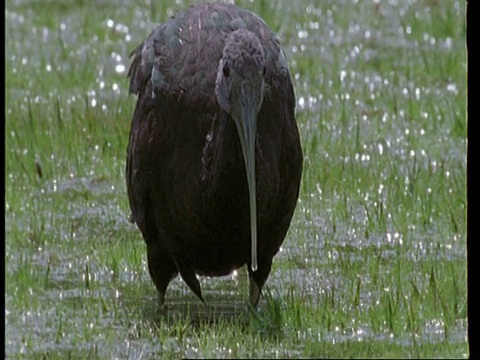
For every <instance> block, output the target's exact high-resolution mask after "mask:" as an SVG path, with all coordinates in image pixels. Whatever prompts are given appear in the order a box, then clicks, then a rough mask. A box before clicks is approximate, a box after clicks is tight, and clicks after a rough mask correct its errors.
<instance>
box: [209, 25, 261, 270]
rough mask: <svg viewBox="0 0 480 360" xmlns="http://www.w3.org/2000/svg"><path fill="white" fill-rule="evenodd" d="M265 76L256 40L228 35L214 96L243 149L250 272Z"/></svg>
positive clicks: (238, 34) (238, 32) (246, 33)
mask: <svg viewBox="0 0 480 360" xmlns="http://www.w3.org/2000/svg"><path fill="white" fill-rule="evenodd" d="M264 75H265V54H264V51H263V47H262V44H261V43H260V40H259V39H258V37H257V36H256V35H255V34H254V33H253V32H251V31H249V30H246V29H239V30H236V31H234V32H232V33H230V34H229V35H228V37H227V39H226V41H225V46H224V48H223V53H222V58H221V59H220V61H219V63H218V69H217V79H216V83H215V96H216V98H217V102H218V105H219V106H220V108H221V109H223V110H224V111H225V112H227V113H228V114H229V115H230V117H231V118H232V119H233V121H234V122H235V124H236V127H237V131H238V136H239V138H240V144H241V147H242V152H243V158H244V161H245V168H246V173H247V180H248V189H249V194H250V202H249V203H250V220H251V235H252V263H251V268H252V270H253V271H255V270H256V268H257V258H256V247H257V244H256V243H257V240H256V239H257V225H256V221H257V214H256V213H257V205H256V189H255V188H256V180H255V138H256V127H257V114H258V112H259V111H260V108H261V107H262V102H263V87H264Z"/></svg>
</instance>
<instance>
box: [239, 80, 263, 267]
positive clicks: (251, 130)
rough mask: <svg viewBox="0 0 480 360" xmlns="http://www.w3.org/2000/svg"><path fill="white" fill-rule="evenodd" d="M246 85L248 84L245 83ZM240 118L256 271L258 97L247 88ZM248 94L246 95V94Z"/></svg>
mask: <svg viewBox="0 0 480 360" xmlns="http://www.w3.org/2000/svg"><path fill="white" fill-rule="evenodd" d="M247 86H248V85H247ZM242 90H243V91H242V94H241V96H242V101H241V114H240V115H241V119H240V121H235V123H236V124H237V130H238V135H239V137H240V144H241V146H242V152H243V159H244V161H245V170H246V173H247V181H248V193H249V204H250V229H251V240H252V244H251V246H252V249H251V256H252V258H251V268H252V271H257V268H258V262H257V197H256V177H255V138H256V130H257V103H256V101H258V99H255V96H252V93H251V92H250V91H245V90H248V89H242ZM247 94H248V95H247Z"/></svg>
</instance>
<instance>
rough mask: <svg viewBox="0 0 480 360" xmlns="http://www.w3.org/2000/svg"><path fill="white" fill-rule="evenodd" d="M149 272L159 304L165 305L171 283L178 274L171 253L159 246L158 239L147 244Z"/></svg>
mask: <svg viewBox="0 0 480 360" xmlns="http://www.w3.org/2000/svg"><path fill="white" fill-rule="evenodd" d="M147 261H148V271H149V273H150V276H151V278H152V281H153V283H154V284H155V287H156V288H157V295H158V302H159V304H160V305H163V303H164V302H165V292H166V290H167V286H168V284H169V283H170V281H171V280H172V279H173V278H174V277H175V276H176V275H177V274H178V270H177V267H176V266H175V262H174V260H173V257H172V255H171V254H170V252H169V251H168V250H167V249H165V248H164V247H162V246H161V244H159V241H158V239H155V240H152V241H149V242H147Z"/></svg>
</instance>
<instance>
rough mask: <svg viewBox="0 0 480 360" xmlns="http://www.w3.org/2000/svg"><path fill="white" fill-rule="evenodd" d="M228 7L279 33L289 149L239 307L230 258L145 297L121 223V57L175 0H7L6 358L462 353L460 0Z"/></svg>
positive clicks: (136, 238) (139, 242) (239, 275)
mask: <svg viewBox="0 0 480 360" xmlns="http://www.w3.org/2000/svg"><path fill="white" fill-rule="evenodd" d="M235 3H236V4H237V5H239V6H242V7H245V8H247V9H250V10H252V11H254V12H256V13H257V14H259V15H260V16H262V17H263V18H264V19H265V20H266V22H267V23H268V24H269V25H270V26H271V27H272V29H273V30H274V31H276V32H277V34H278V35H279V36H280V38H281V39H282V43H283V45H284V47H285V51H286V53H287V56H288V59H289V63H290V70H291V73H292V76H293V78H294V85H295V89H296V96H297V120H298V123H299V128H300V132H301V138H302V144H303V149H304V155H305V162H304V174H303V180H302V187H301V193H300V200H299V204H298V207H297V209H296V213H295V216H294V219H293V221H292V225H291V228H290V231H289V233H288V236H287V238H286V240H285V243H284V245H283V247H282V249H281V252H280V253H279V254H278V255H277V256H276V257H275V259H274V265H273V270H272V274H271V277H270V278H269V280H268V282H267V285H266V288H265V291H264V296H263V297H262V298H261V300H260V304H259V308H258V310H257V311H256V312H254V313H252V312H249V311H248V308H247V305H246V299H247V294H248V284H247V275H246V270H245V269H241V270H239V271H238V272H236V273H234V274H232V275H230V276H228V277H224V278H212V279H210V278H201V284H202V288H203V293H204V296H205V298H206V301H207V302H208V303H209V304H210V305H211V306H210V307H209V308H206V307H205V306H203V305H202V304H201V303H200V302H199V301H198V300H197V299H196V298H195V297H194V295H193V294H192V293H191V291H190V290H189V289H188V288H187V287H186V285H185V284H184V283H183V282H182V281H181V280H180V279H175V280H174V281H173V282H172V283H171V284H170V287H169V290H168V293H167V299H166V302H167V305H168V306H167V308H166V309H160V308H159V307H158V306H157V304H156V293H155V289H154V286H153V283H152V282H151V280H150V277H149V274H148V270H147V267H146V249H145V246H144V242H143V239H142V237H141V235H140V232H139V231H138V229H137V228H136V227H135V226H134V225H132V224H131V223H130V222H129V221H128V216H129V214H130V212H129V209H128V202H127V195H126V189H125V177H124V168H125V157H126V147H127V141H128V132H129V126H130V116H131V114H132V111H133V107H134V103H135V98H134V97H133V96H129V95H128V81H127V79H126V72H127V71H128V66H129V64H130V63H129V58H128V55H129V53H130V52H131V51H132V50H133V49H134V48H135V47H136V46H137V45H138V44H139V43H141V42H142V41H143V40H144V39H145V38H146V36H147V35H148V34H149V33H150V31H151V30H152V29H153V28H154V27H155V25H156V24H158V23H161V22H163V21H165V20H166V19H168V18H169V17H170V16H171V15H173V14H175V13H176V12H177V11H178V10H180V9H183V8H185V7H186V6H188V5H189V4H190V2H189V1H181V0H176V1H174V0H170V1H149V0H142V1H141V0H137V1H125V0H116V1H110V2H106V1H95V2H84V1H81V0H71V1H66V2H61V3H59V2H55V1H42V2H39V1H34V0H8V1H7V2H6V9H5V22H6V25H5V29H6V47H5V61H6V66H5V75H6V83H5V85H6V89H5V90H6V95H5V99H6V106H5V117H6V124H5V136H6V138H5V142H6V144H5V145H6V147H5V234H6V240H5V280H6V281H5V283H6V285H5V291H6V294H5V330H6V335H5V351H6V357H7V358H48V359H56V358H58V359H64V358H68V357H72V358H102V359H103V358H116V359H124V358H125V359H126V358H131V359H140V358H165V359H168V358H185V357H188V358H196V357H207V358H238V357H243V358H249V357H252V358H253V357H255V358H257V357H268V358H295V357H302V358H305V357H315V358H326V357H337V358H352V357H354V358H365V357H377V358H378V357H380V358H394V357H396V358H399V357H400V358H405V357H409V358H419V357H420V358H428V357H455V358H459V357H460V358H462V357H468V354H469V350H468V345H467V285H466V271H467V266H466V197H465V194H466V137H467V134H466V49H465V33H466V31H465V26H466V24H465V3H464V2H463V1H453V0H452V1H435V0H410V1H400V0H389V1H361V2H358V1H322V2H317V1H307V0H296V1H293V2H292V1H284V2H278V3H276V2H272V1H258V0H255V1H248V0H244V1H238V2H235Z"/></svg>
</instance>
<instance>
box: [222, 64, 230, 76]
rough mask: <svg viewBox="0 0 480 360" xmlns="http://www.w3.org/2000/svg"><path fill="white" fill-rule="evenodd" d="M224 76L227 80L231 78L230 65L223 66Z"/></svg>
mask: <svg viewBox="0 0 480 360" xmlns="http://www.w3.org/2000/svg"><path fill="white" fill-rule="evenodd" d="M223 75H224V76H225V77H227V78H228V77H229V76H230V69H229V68H228V65H224V66H223Z"/></svg>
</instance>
